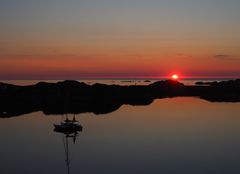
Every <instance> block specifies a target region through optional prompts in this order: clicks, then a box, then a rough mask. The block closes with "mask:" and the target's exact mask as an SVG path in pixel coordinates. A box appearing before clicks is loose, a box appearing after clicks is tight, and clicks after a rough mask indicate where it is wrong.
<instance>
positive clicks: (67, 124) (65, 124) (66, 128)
mask: <svg viewBox="0 0 240 174" xmlns="http://www.w3.org/2000/svg"><path fill="white" fill-rule="evenodd" d="M53 125H54V127H55V129H54V131H56V132H63V133H65V132H66V133H73V132H76V131H82V126H81V125H80V123H79V122H78V121H77V120H76V118H75V115H74V116H73V119H72V120H70V119H68V116H66V119H65V120H64V121H62V122H61V123H60V124H53Z"/></svg>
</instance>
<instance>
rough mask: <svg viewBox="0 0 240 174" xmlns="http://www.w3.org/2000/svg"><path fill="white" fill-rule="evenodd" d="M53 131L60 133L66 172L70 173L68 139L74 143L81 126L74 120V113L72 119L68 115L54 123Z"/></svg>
mask: <svg viewBox="0 0 240 174" xmlns="http://www.w3.org/2000/svg"><path fill="white" fill-rule="evenodd" d="M54 127H55V129H54V131H55V132H59V133H61V134H62V142H63V146H64V152H65V162H66V170H67V174H70V155H69V139H72V140H73V143H74V144H75V143H76V138H77V136H78V132H80V131H82V126H81V125H80V123H79V122H78V121H77V120H76V118H75V115H74V116H73V119H72V120H70V119H68V116H66V119H65V120H64V121H61V123H60V124H54Z"/></svg>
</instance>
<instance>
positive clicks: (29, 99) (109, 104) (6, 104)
mask: <svg viewBox="0 0 240 174" xmlns="http://www.w3.org/2000/svg"><path fill="white" fill-rule="evenodd" d="M178 96H193V97H199V98H201V99H205V100H208V101H210V102H240V79H237V80H230V81H222V82H214V83H209V84H208V85H207V86H206V85H203V86H201V85H200V86H197V85H196V86H185V85H184V84H182V83H179V82H177V81H173V80H166V81H158V82H155V83H152V84H150V85H147V86H140V85H139V86H136V85H132V86H119V85H104V84H98V83H97V84H94V85H88V84H85V83H81V82H78V81H63V82H57V83H46V82H39V83H37V84H35V85H30V86H17V85H11V84H5V83H0V117H2V118H6V117H12V116H18V115H22V114H27V113H31V112H36V111H43V112H44V113H45V114H47V115H48V114H64V113H76V114H77V113H85V112H93V113H95V114H104V113H109V112H113V111H115V110H117V109H118V108H119V107H120V106H121V105H123V104H129V105H149V104H150V103H152V102H153V101H154V99H161V98H167V97H178Z"/></svg>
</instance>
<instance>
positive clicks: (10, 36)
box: [0, 0, 240, 79]
mask: <svg viewBox="0 0 240 174" xmlns="http://www.w3.org/2000/svg"><path fill="white" fill-rule="evenodd" d="M239 9H240V1H239V0H121V1H119V0H1V1H0V79H81V78H120V77H122V78H130V77H136V78H137V77H138V78H141V77H149V78H150V77H162V76H168V75H169V74H171V73H179V74H180V75H182V76H184V77H202V76H207V77H240V32H239V31H240V10H239Z"/></svg>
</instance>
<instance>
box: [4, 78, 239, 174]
mask: <svg viewBox="0 0 240 174" xmlns="http://www.w3.org/2000/svg"><path fill="white" fill-rule="evenodd" d="M157 80H158V79H154V80H150V81H146V79H140V80H139V79H138V80H132V79H131V80H129V79H120V80H119V79H110V80H109V79H108V80H105V79H104V80H79V81H81V82H85V83H87V84H94V83H104V84H118V85H148V84H150V83H153V82H155V81H157ZM215 80H216V81H220V80H224V79H211V80H209V79H197V80H196V79H191V80H186V79H185V80H180V82H182V83H184V84H186V85H194V84H195V82H196V81H215ZM41 81H42V80H41ZM57 81H58V80H48V81H47V82H57ZM1 82H5V83H11V84H16V85H32V84H35V83H37V82H39V80H7V81H1ZM65 117H66V115H45V114H44V113H43V112H42V111H38V112H33V113H28V114H24V115H19V116H15V117H11V118H0V173H1V174H20V173H24V174H53V173H56V174H69V173H71V174H81V173H82V174H239V173H240V103H231V102H228V103H226V102H209V101H206V100H202V99H199V98H197V97H175V98H165V99H156V100H154V102H153V103H152V104H150V105H147V106H131V105H122V106H121V107H120V108H119V109H118V110H116V111H114V112H111V113H108V114H100V115H95V114H94V113H83V114H77V115H75V117H76V120H78V121H79V123H80V124H81V125H82V131H79V132H77V133H74V134H70V133H61V132H56V131H54V124H59V123H60V122H61V121H62V120H63V119H65ZM68 118H70V119H71V118H73V115H72V114H68Z"/></svg>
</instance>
